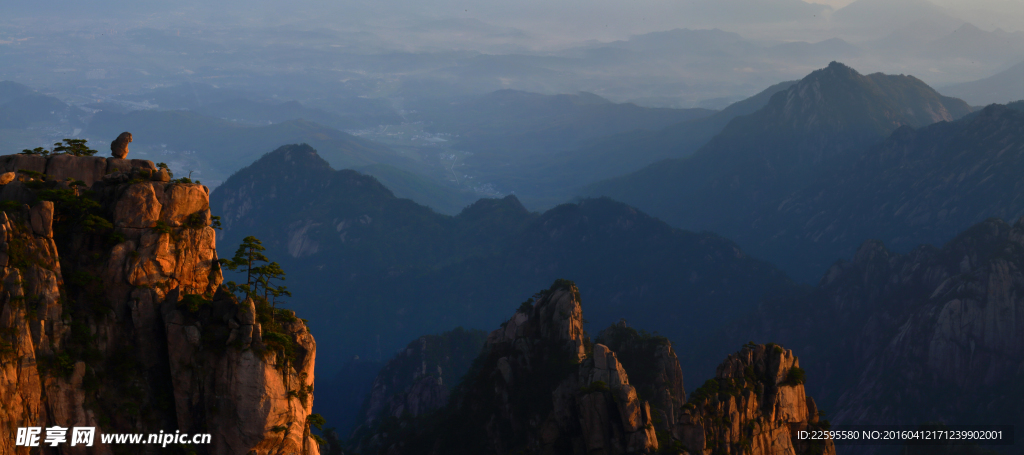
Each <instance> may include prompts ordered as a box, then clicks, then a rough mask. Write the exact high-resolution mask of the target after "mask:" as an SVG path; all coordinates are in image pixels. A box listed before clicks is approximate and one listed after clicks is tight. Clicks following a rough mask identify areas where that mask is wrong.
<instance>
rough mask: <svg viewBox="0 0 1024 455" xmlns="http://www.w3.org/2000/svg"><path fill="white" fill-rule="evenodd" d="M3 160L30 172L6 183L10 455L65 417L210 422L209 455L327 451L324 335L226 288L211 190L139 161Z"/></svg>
mask: <svg viewBox="0 0 1024 455" xmlns="http://www.w3.org/2000/svg"><path fill="white" fill-rule="evenodd" d="M0 167H3V169H4V170H6V171H8V172H15V173H16V176H15V178H12V179H11V180H10V181H8V182H7V183H6V184H4V185H3V187H2V189H0V199H2V201H0V204H2V208H3V212H2V213H0V253H2V254H0V266H2V269H0V305H2V310H0V338H2V339H3V340H2V342H0V351H2V352H0V355H2V357H3V359H4V361H3V363H2V366H0V396H2V397H3V399H4V400H5V401H4V402H5V405H4V406H3V410H2V411H0V428H2V430H0V433H2V434H3V435H4V436H3V437H0V453H2V454H7V453H28V451H27V448H24V447H23V448H19V449H15V448H14V447H12V445H11V444H13V442H14V441H15V434H14V432H15V431H16V430H17V428H18V427H19V426H52V425H59V426H62V427H73V426H95V427H97V432H98V433H158V432H160V431H165V432H168V431H169V432H172V433H173V432H174V431H180V432H182V433H190V434H194V433H210V434H211V435H212V444H211V445H208V446H207V445H194V446H192V447H191V450H195V451H197V452H198V453H217V454H222V453H224V454H248V453H256V454H270V453H274V454H277V453H307V454H308V453H318V449H317V447H316V444H315V443H313V441H312V439H311V437H310V435H309V430H308V425H307V423H306V419H307V416H308V415H309V414H310V412H311V407H312V396H311V393H310V392H311V391H312V386H311V384H312V382H313V366H314V358H315V343H314V341H313V338H312V336H311V335H310V334H309V332H308V330H306V328H305V325H304V323H302V322H301V321H300V320H297V319H295V318H294V315H290V317H285V318H281V317H278V318H277V319H274V318H270V317H268V314H267V312H266V311H262V310H261V309H259V308H256V307H255V306H254V305H252V304H247V305H240V304H239V303H238V302H237V301H236V300H235V299H234V297H232V296H231V295H230V294H228V293H226V292H224V291H218V289H219V287H220V284H221V281H222V276H221V272H220V267H219V263H218V259H217V253H216V236H215V231H214V230H213V228H212V227H210V211H209V199H208V194H209V190H208V189H207V188H206V187H204V186H202V185H198V184H184V183H172V182H168V181H167V180H169V178H166V177H167V176H166V174H163V173H161V172H159V171H157V170H156V168H155V166H153V164H152V163H151V162H148V161H141V162H140V161H139V160H132V161H128V160H116V159H107V160H104V159H102V158H93V157H74V156H70V155H57V156H51V157H39V156H27V155H16V156H4V157H0ZM114 169H116V171H115V170H114ZM108 171H109V172H108ZM76 180H77V182H76ZM268 319H270V320H269V321H268ZM268 324H269V325H268ZM261 325H262V326H261ZM241 332H245V333H241ZM268 333H273V336H271V337H269V338H268V335H267V334H268ZM261 334H262V336H261ZM229 339H230V340H231V341H230V342H229ZM268 340H269V341H268ZM111 450H112V448H110V447H104V446H103V445H102V444H100V443H99V442H98V440H97V443H96V445H95V446H93V447H89V448H85V447H81V446H79V447H74V448H72V447H70V446H66V447H61V448H60V451H61V453H76V454H77V453H82V454H84V453H109V452H110V451H111ZM156 450H157V449H155V448H153V449H147V448H143V449H142V450H141V451H140V452H139V453H151V452H153V453H155V452H154V451H156ZM44 453H48V452H44Z"/></svg>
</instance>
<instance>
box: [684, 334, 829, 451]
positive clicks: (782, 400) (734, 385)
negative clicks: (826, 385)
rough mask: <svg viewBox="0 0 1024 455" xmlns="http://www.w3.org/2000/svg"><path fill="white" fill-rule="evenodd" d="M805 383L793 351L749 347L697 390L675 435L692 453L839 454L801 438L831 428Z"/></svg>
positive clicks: (727, 362)
mask: <svg viewBox="0 0 1024 455" xmlns="http://www.w3.org/2000/svg"><path fill="white" fill-rule="evenodd" d="M803 381H804V372H803V369H801V368H800V362H799V360H798V359H797V358H796V356H794V355H793V351H790V350H788V349H783V348H782V347H780V346H777V345H756V344H748V345H746V346H744V347H743V349H742V350H740V352H738V353H735V354H732V355H730V356H729V357H728V358H727V359H726V360H725V362H723V363H722V364H721V365H719V366H718V370H717V372H716V374H715V378H714V379H711V380H708V381H707V382H705V383H704V385H703V386H701V387H700V388H699V389H697V390H696V391H694V393H693V396H692V398H691V399H690V401H689V402H688V403H687V404H686V405H685V406H684V407H683V409H682V412H681V415H680V417H679V419H678V420H679V423H678V425H677V426H676V427H675V432H674V434H673V436H675V437H677V438H679V440H680V441H681V444H680V446H681V447H683V448H684V449H686V450H688V451H689V452H690V453H704V454H707V453H726V454H753V455H769V454H832V455H834V454H835V453H836V451H835V447H834V446H833V445H832V444H831V441H825V442H822V443H818V444H808V443H805V442H804V441H801V440H799V439H797V437H796V432H798V431H801V430H814V429H822V428H826V429H827V428H828V427H827V424H825V423H824V422H820V421H819V412H818V408H817V405H816V404H815V403H814V400H813V399H812V398H811V397H808V396H807V395H806V393H805V391H804V386H803Z"/></svg>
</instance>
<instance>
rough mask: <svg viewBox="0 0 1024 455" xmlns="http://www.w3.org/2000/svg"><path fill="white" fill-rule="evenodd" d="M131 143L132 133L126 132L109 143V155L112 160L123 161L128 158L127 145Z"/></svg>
mask: <svg viewBox="0 0 1024 455" xmlns="http://www.w3.org/2000/svg"><path fill="white" fill-rule="evenodd" d="M131 141H132V133H129V132H127V131H125V132H123V133H121V134H120V135H118V136H117V139H114V142H111V143H110V155H111V156H113V157H114V158H118V159H124V158H125V157H127V156H128V144H129V143H130V142H131Z"/></svg>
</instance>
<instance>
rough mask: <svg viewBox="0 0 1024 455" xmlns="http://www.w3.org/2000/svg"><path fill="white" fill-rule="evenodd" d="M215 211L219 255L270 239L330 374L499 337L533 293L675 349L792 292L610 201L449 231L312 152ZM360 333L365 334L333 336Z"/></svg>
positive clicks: (260, 165) (761, 267) (728, 252)
mask: <svg viewBox="0 0 1024 455" xmlns="http://www.w3.org/2000/svg"><path fill="white" fill-rule="evenodd" d="M211 198H212V199H211V200H212V201H213V202H212V204H213V207H214V212H215V213H216V214H217V215H219V216H221V217H222V218H221V219H222V224H223V228H224V229H223V231H222V234H221V235H220V243H219V245H220V247H219V248H221V249H222V250H223V251H224V253H225V254H227V253H229V252H230V251H233V250H234V248H235V245H237V244H238V243H239V242H240V241H241V240H242V238H243V237H245V236H248V235H253V236H256V237H258V238H260V239H262V241H263V244H264V246H265V247H266V248H267V255H268V256H270V257H271V258H272V259H273V260H275V261H278V262H279V263H280V264H281V265H282V267H284V268H285V270H288V272H289V278H288V285H289V288H290V289H295V291H294V293H295V299H294V300H293V301H294V302H295V303H294V305H295V306H294V307H295V308H296V309H297V310H299V311H302V312H307V311H308V312H309V313H304V314H310V318H309V319H310V323H311V324H312V325H313V326H314V329H313V330H315V331H317V333H318V334H319V338H318V342H319V343H320V346H321V349H322V352H324V353H329V354H324V355H329V356H331V357H327V358H329V359H332V360H328V361H327V362H326V363H325V364H328V365H329V364H331V363H330V362H336V363H334V365H337V366H336V367H335V368H338V367H340V365H341V364H343V363H345V362H347V361H348V359H350V358H351V357H352V356H353V355H359V356H360V357H363V358H367V357H369V358H376V356H377V353H378V352H381V351H382V352H393V351H394V350H395V349H398V348H399V347H401V346H403V345H405V343H407V342H408V341H409V340H410V339H412V338H415V337H417V336H419V335H422V334H426V333H439V332H441V331H443V330H450V329H451V328H452V327H455V326H464V327H467V328H479V327H486V326H487V325H488V324H494V323H495V321H497V320H498V319H499V318H500V315H501V314H502V313H504V312H505V311H507V310H508V309H509V308H515V307H516V306H517V305H518V304H519V303H520V302H518V301H517V296H518V292H520V291H519V290H520V289H521V288H522V287H523V286H524V285H527V286H531V284H530V283H533V285H532V286H534V287H540V286H543V283H544V282H547V281H551V280H553V279H555V278H557V277H560V276H568V275H572V276H575V277H577V279H576V282H577V283H579V286H580V289H583V290H586V291H587V292H588V293H589V294H588V295H592V296H593V297H592V298H591V299H592V300H591V301H588V306H589V308H591V310H590V311H589V314H590V315H591V317H592V318H593V320H594V321H595V322H596V323H598V324H602V325H603V324H606V323H609V322H611V321H615V320H618V319H620V318H623V317H625V318H627V319H629V320H631V321H635V322H636V323H643V324H645V326H647V327H650V329H651V330H658V331H659V332H661V333H662V334H664V335H665V336H669V337H670V338H672V339H673V340H693V339H696V338H699V337H701V336H703V334H706V333H708V330H710V328H711V327H715V326H719V325H721V324H724V323H725V322H727V321H728V319H729V316H728V315H729V314H732V313H735V312H742V311H744V309H745V308H750V305H753V304H754V303H755V302H756V301H757V300H759V299H761V298H762V297H764V296H765V295H785V294H787V293H790V292H794V291H795V290H796V287H795V286H794V285H793V283H792V282H790V281H789V280H788V279H787V278H786V277H785V276H784V275H783V274H782V273H781V272H780V271H779V270H777V269H775V268H774V267H772V266H770V265H768V264H766V263H763V262H760V261H757V260H753V259H751V258H749V257H748V256H747V255H746V254H744V253H743V252H742V251H741V250H740V249H739V248H738V247H736V245H735V244H733V243H732V242H730V241H728V240H726V239H724V238H721V237H719V236H717V235H714V234H711V233H693V232H687V231H682V230H679V229H674V228H671V227H669V226H668V225H666V224H665V223H663V222H660V221H658V220H656V219H653V218H651V217H649V216H647V215H645V214H644V213H642V212H640V211H638V210H636V209H634V208H632V207H629V206H627V205H624V204H621V203H618V202H614V201H611V200H608V199H589V200H583V201H581V202H579V203H573V204H563V205H560V206H558V207H556V208H554V209H551V210H549V211H547V212H545V213H543V214H538V213H531V212H529V211H527V210H526V209H525V208H524V207H523V206H522V205H521V204H520V203H519V201H518V200H516V198H515V197H512V196H509V197H506V198H503V199H482V200H480V201H478V202H476V203H474V204H473V205H471V206H469V207H467V208H466V209H465V210H463V211H462V212H461V213H459V214H458V215H456V216H454V217H452V216H447V215H440V214H437V213H435V212H433V211H432V210H430V209H429V208H427V207H424V206H420V205H418V204H416V203H414V202H412V201H409V200H406V199H398V198H396V197H395V196H394V195H393V194H392V193H391V192H390V191H388V189H387V188H385V187H384V186H382V185H380V184H379V183H378V182H377V181H376V180H375V179H374V178H372V177H370V176H366V175H362V174H359V173H357V172H355V171H351V170H340V171H335V170H333V169H331V168H330V166H329V165H328V164H327V163H326V162H325V161H324V160H323V159H322V158H320V157H319V156H317V154H316V152H315V150H313V149H312V148H311V147H309V146H306V145H300V146H286V147H282V148H280V149H279V150H277V151H275V152H273V153H270V154H267V155H266V156H264V157H263V158H261V159H260V160H258V161H257V162H255V163H253V164H252V165H250V166H249V167H247V168H245V169H243V170H241V171H239V173H237V174H235V175H234V176H232V177H231V178H230V179H228V181H227V182H225V183H224V184H223V185H221V186H220V187H218V188H216V189H215V190H214V191H213V193H212V194H211ZM737 283H743V285H742V286H737V285H736V284H737ZM351 320H359V321H361V322H360V324H359V326H358V327H353V328H350V329H348V330H344V331H336V330H332V329H331V327H335V326H336V325H337V324H340V323H342V321H351ZM678 342H684V341H678ZM715 354H716V357H717V355H718V354H721V355H724V353H715ZM334 359H336V360H334ZM712 366H713V365H702V366H700V368H704V369H705V372H706V371H707V370H708V369H710V368H711V367H712ZM694 368H698V367H696V366H695V367H694ZM332 373H333V372H331V371H326V372H325V374H327V375H328V376H329V375H331V374H332Z"/></svg>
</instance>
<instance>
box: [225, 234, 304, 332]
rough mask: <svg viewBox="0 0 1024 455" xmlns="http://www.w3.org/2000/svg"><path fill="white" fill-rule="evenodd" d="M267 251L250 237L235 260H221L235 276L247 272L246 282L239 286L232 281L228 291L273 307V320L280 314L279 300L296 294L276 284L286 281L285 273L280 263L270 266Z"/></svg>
mask: <svg viewBox="0 0 1024 455" xmlns="http://www.w3.org/2000/svg"><path fill="white" fill-rule="evenodd" d="M264 251H266V248H265V247H264V246H263V243H262V242H260V240H259V239H257V238H256V237H253V236H251V235H250V236H248V237H246V238H244V239H242V244H241V245H238V249H237V250H236V251H235V255H234V257H232V258H231V259H221V260H220V263H221V264H222V265H223V266H225V267H227V268H228V270H231V271H233V272H243V271H244V272H245V282H244V283H242V284H238V283H235V282H234V281H228V282H227V283H226V284H225V285H226V286H227V287H228V290H230V291H231V292H236V293H237V292H240V293H243V294H245V296H246V297H247V298H251V299H253V300H258V301H261V302H262V303H266V304H270V306H271V308H272V309H273V311H272V312H271V317H273V313H274V312H276V311H277V302H278V299H279V298H282V297H285V296H288V297H291V295H292V293H291V292H289V291H288V287H287V286H283V285H278V284H275V282H277V283H279V282H281V281H284V279H285V278H284V276H285V273H284V269H282V268H281V265H280V264H278V263H277V262H270V259H268V258H267V256H266V255H265V254H263V252H264Z"/></svg>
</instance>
